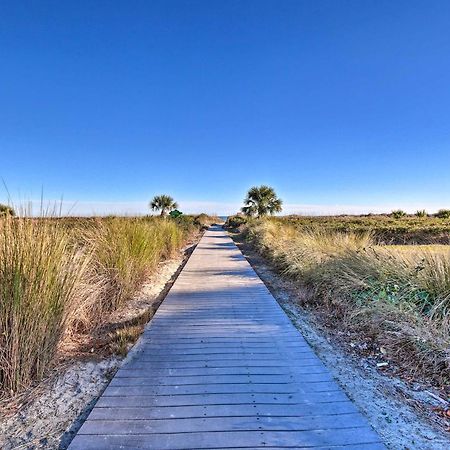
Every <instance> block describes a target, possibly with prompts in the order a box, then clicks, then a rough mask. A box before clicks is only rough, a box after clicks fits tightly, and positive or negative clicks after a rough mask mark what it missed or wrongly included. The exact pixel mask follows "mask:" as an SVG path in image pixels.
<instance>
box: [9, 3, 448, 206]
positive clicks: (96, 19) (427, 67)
mask: <svg viewBox="0 0 450 450" xmlns="http://www.w3.org/2000/svg"><path fill="white" fill-rule="evenodd" d="M0 64H1V70H0V154H1V159H0V176H1V177H2V178H3V179H4V180H5V182H6V184H7V186H8V189H9V191H10V193H11V195H12V197H13V198H15V199H17V198H22V199H27V200H28V199H35V198H38V197H39V195H40V191H41V187H43V189H44V196H45V197H46V198H48V199H56V198H60V197H61V195H63V196H64V198H65V199H66V200H67V201H68V202H78V204H77V206H76V211H77V212H80V213H89V212H91V211H94V210H95V212H103V211H105V210H111V211H114V210H117V209H121V210H124V211H125V210H130V211H131V210H140V211H142V212H144V211H145V204H146V202H147V201H148V200H149V199H150V198H151V197H152V196H153V195H154V194H156V193H169V194H172V195H173V196H174V197H175V198H176V199H178V200H180V203H181V207H182V209H185V210H201V209H209V210H213V211H215V212H217V213H224V214H226V213H229V212H232V210H233V209H234V208H237V207H238V206H239V203H240V202H241V200H242V198H243V196H244V194H245V191H246V189H247V188H248V187H250V186H251V185H253V184H260V183H267V184H270V185H273V186H274V187H275V188H276V190H277V191H278V192H279V194H280V196H281V197H282V198H283V199H284V201H285V203H286V204H287V212H292V211H294V210H295V211H300V210H302V211H313V212H316V211H317V210H318V209H321V208H322V209H327V208H328V207H330V210H333V208H334V210H340V209H342V210H344V209H346V208H347V209H349V208H356V209H358V208H362V209H368V208H369V209H373V210H377V208H378V209H380V208H381V209H382V208H385V209H386V208H391V207H405V208H413V207H416V206H418V207H419V206H422V205H423V206H425V207H429V208H430V209H433V208H435V207H436V208H437V207H439V206H442V207H444V206H446V207H449V206H450V81H449V80H450V2H449V1H447V0H444V1H438V0H433V1H428V0H423V1H414V0H408V1H400V0H397V1H395V0H376V1H375V0H373V1H370V0H366V1H360V0H355V1H344V0H339V1H335V0H330V1H320V0H310V1H301V0H294V1H288V0H274V1H262V0H254V1H245V0H240V1H233V0H223V1H214V0H204V1H187V0H186V1H170V0H162V1H156V0H152V1H133V0H128V1H99V0H95V1H81V0H77V1H57V0H55V1H51V2H50V1H15V0H14V1H6V0H4V1H2V2H0ZM5 199H6V194H5V193H4V190H1V193H0V201H2V200H5ZM308 208H309V209H308Z"/></svg>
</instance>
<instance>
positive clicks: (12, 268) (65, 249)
mask: <svg viewBox="0 0 450 450" xmlns="http://www.w3.org/2000/svg"><path fill="white" fill-rule="evenodd" d="M90 262H91V258H90V255H89V254H88V253H86V252H84V251H83V250H81V249H80V248H77V247H76V246H74V245H72V243H71V240H70V237H69V236H68V234H67V233H65V232H64V230H63V229H62V228H61V227H60V226H58V224H56V223H52V222H50V221H37V220H28V219H19V218H12V217H5V218H3V219H1V220H0V386H1V387H2V388H3V389H4V390H5V389H6V390H8V391H17V390H19V389H21V388H22V387H24V386H26V385H28V384H29V383H30V382H31V380H33V379H34V378H39V377H40V376H42V374H43V372H44V370H45V368H46V366H47V365H48V364H49V362H50V361H51V359H52V357H53V355H54V353H55V351H56V347H57V345H58V343H59V341H60V339H61V337H62V335H63V333H64V326H65V322H66V319H67V317H68V314H69V313H70V310H71V307H72V306H73V304H74V300H75V297H74V294H75V292H76V289H77V285H78V283H79V282H80V280H81V279H82V278H83V276H84V274H85V273H86V271H87V269H88V267H89V264H90Z"/></svg>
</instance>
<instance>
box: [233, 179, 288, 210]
mask: <svg viewBox="0 0 450 450" xmlns="http://www.w3.org/2000/svg"><path fill="white" fill-rule="evenodd" d="M244 205H245V206H243V207H242V212H243V213H244V214H245V215H246V216H256V217H264V216H267V215H269V214H270V215H273V214H275V213H279V212H281V211H282V205H283V201H282V200H281V199H280V198H278V197H277V194H276V193H275V190H274V189H273V188H271V187H270V186H265V185H262V186H253V187H252V188H250V189H249V191H248V192H247V197H246V198H245V200H244Z"/></svg>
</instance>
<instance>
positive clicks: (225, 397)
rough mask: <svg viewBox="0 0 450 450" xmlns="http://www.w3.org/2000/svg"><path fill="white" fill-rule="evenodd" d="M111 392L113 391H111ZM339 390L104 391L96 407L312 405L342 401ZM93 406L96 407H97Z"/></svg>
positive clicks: (346, 398)
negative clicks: (220, 392) (284, 391)
mask: <svg viewBox="0 0 450 450" xmlns="http://www.w3.org/2000/svg"><path fill="white" fill-rule="evenodd" d="M113 393H114V392H113ZM345 400H348V397H347V396H346V395H345V394H344V393H343V392H339V391H337V392H309V393H308V394H307V395H306V394H302V395H300V394H275V393H271V394H267V393H230V394H226V393H222V394H192V395H176V394H175V393H173V394H172V395H134V396H132V395H125V396H123V395H113V396H110V395H109V392H107V391H105V392H104V393H103V395H102V396H101V397H100V398H99V400H98V402H97V405H98V406H102V407H104V406H109V407H115V406H124V407H125V406H194V405H240V404H247V403H254V404H257V403H261V404H283V405H295V404H315V403H329V402H333V401H345ZM97 405H96V406H97Z"/></svg>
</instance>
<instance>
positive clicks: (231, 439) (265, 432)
mask: <svg viewBox="0 0 450 450" xmlns="http://www.w3.org/2000/svg"><path fill="white" fill-rule="evenodd" d="M69 448H70V450H89V449H96V450H99V449H118V448H127V449H141V448H145V449H158V450H159V449H195V450H197V449H232V448H251V449H259V448H270V449H275V448H277V449H280V448H297V449H302V448H314V449H322V450H324V449H336V448H342V449H346V450H369V449H370V450H375V449H384V448H385V447H384V446H383V445H382V444H381V442H380V439H379V437H378V435H377V434H376V433H375V432H374V431H373V430H372V429H371V428H370V426H369V425H368V423H367V422H366V420H365V418H364V417H363V416H362V415H361V413H360V412H358V410H357V409H356V408H355V406H354V405H353V404H352V402H351V401H350V400H349V399H348V397H347V396H346V395H345V393H344V392H343V390H342V389H341V388H340V387H339V386H338V385H337V384H336V382H335V381H334V380H333V379H332V377H331V375H330V373H329V371H328V370H327V369H326V367H325V366H324V365H323V364H322V363H321V361H320V360H319V359H318V357H317V356H316V355H315V354H314V352H313V351H312V350H311V348H310V347H309V345H308V344H307V342H306V341H305V339H304V338H303V337H302V336H301V334H300V333H299V332H298V331H297V329H296V328H295V327H294V326H293V325H292V324H291V322H290V321H289V319H288V317H287V316H286V314H285V313H284V312H283V310H282V309H281V308H280V306H279V305H278V303H277V302H276V301H275V299H274V298H273V297H272V295H271V294H270V292H269V291H268V290H267V288H266V287H265V285H264V284H263V282H262V281H261V280H260V279H259V278H258V276H257V275H256V273H255V272H254V270H253V269H252V268H251V266H250V265H249V264H248V262H247V261H246V259H245V258H244V257H243V255H242V253H241V252H240V251H239V249H238V248H237V247H236V246H235V245H234V243H233V241H232V240H231V239H230V238H229V237H228V236H227V235H226V233H225V232H224V231H223V230H222V229H221V228H219V227H212V228H211V229H210V230H208V231H207V232H206V234H205V235H204V237H203V238H202V239H201V241H200V243H199V245H198V246H197V248H196V249H195V251H194V253H193V254H192V256H191V257H190V259H189V261H188V262H187V264H186V266H185V267H184V269H183V270H182V272H181V274H180V276H179V277H178V279H177V281H176V282H175V284H174V285H173V287H172V289H171V290H170V292H169V294H168V295H167V297H166V299H165V300H164V302H163V304H162V305H161V307H160V308H159V310H158V311H157V313H156V314H155V316H154V318H153V319H152V321H151V322H150V324H149V325H147V327H146V329H145V332H144V334H143V336H142V338H141V340H140V342H139V343H138V344H137V346H136V347H135V349H134V350H133V351H132V354H131V355H130V357H129V358H128V359H127V361H126V362H125V364H124V365H123V366H122V368H121V369H120V370H119V371H118V372H117V374H116V375H115V377H114V378H113V379H112V381H111V383H110V385H109V386H108V387H107V389H106V390H105V392H104V393H103V395H102V396H101V397H100V398H99V400H98V402H97V404H96V406H95V407H94V409H93V410H92V412H91V413H90V415H89V417H88V419H87V420H86V422H85V423H84V424H83V426H82V427H81V429H80V430H79V432H78V434H77V435H76V437H75V438H74V440H73V441H72V443H71V445H70V447H69Z"/></svg>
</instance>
